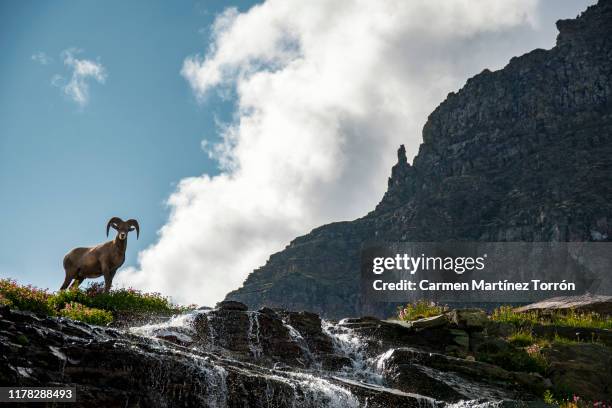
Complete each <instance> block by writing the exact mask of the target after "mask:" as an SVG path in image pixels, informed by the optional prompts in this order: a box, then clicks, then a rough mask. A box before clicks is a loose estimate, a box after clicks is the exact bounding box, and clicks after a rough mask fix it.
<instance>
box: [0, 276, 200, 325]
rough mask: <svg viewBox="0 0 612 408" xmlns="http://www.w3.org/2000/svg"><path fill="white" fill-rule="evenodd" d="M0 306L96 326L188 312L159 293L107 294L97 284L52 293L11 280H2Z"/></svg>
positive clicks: (0, 283)
mask: <svg viewBox="0 0 612 408" xmlns="http://www.w3.org/2000/svg"><path fill="white" fill-rule="evenodd" d="M0 305H7V306H9V307H11V308H14V309H18V310H24V311H30V312H34V313H40V314H44V315H47V316H61V317H67V318H70V319H73V320H79V321H82V322H85V323H90V324H97V325H106V324H109V323H111V322H112V321H113V320H114V319H115V318H117V317H118V316H122V317H125V316H126V315H134V314H147V313H148V314H168V315H171V314H175V313H181V312H183V311H185V310H188V309H189V307H182V306H178V305H175V304H173V303H172V302H171V301H170V300H169V299H168V298H167V297H165V296H162V295H161V294H159V293H146V292H141V291H138V290H135V289H132V288H129V289H123V288H121V289H114V290H111V291H110V292H109V293H104V291H103V286H102V284H101V283H98V282H94V283H92V284H91V285H90V286H88V287H87V288H85V289H84V290H82V289H68V290H64V291H58V292H56V293H50V292H49V291H47V290H45V289H40V288H37V287H34V286H32V285H20V284H18V283H17V282H16V281H15V280H12V279H0Z"/></svg>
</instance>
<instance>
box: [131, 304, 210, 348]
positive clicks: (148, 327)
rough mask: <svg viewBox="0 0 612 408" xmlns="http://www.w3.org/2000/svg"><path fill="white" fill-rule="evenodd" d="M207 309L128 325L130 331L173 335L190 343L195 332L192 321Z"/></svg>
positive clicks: (152, 336)
mask: <svg viewBox="0 0 612 408" xmlns="http://www.w3.org/2000/svg"><path fill="white" fill-rule="evenodd" d="M207 312H209V311H208V310H193V311H190V312H188V313H184V314H180V315H176V316H172V317H171V318H170V319H168V320H166V321H165V322H161V323H152V324H145V325H143V326H137V327H130V328H129V329H128V330H129V332H130V333H133V334H137V335H139V336H144V337H150V338H160V337H161V338H169V337H174V338H176V339H177V340H178V341H180V342H183V343H191V342H192V341H193V336H194V335H195V334H196V332H195V329H194V325H193V322H194V320H195V319H196V317H197V316H198V315H200V314H206V313H207Z"/></svg>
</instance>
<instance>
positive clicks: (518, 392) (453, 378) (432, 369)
mask: <svg viewBox="0 0 612 408" xmlns="http://www.w3.org/2000/svg"><path fill="white" fill-rule="evenodd" d="M379 364H380V365H381V366H382V367H384V375H385V378H388V379H389V380H390V381H397V378H401V372H402V371H403V370H408V373H410V372H411V371H412V372H414V370H418V371H422V372H424V373H426V374H427V376H428V377H429V379H424V381H427V384H428V386H433V384H435V382H436V381H439V382H442V383H444V384H446V385H448V386H449V387H451V388H452V389H453V390H454V391H456V392H457V393H459V394H461V395H463V396H464V398H471V397H473V396H474V395H480V396H485V395H486V396H487V398H490V399H506V398H511V399H512V398H517V399H522V400H530V399H534V398H536V395H540V393H541V392H544V390H545V386H546V383H545V380H544V379H543V378H542V377H541V376H540V375H537V374H531V373H514V372H511V371H507V370H504V369H503V368H501V367H498V366H495V365H492V364H488V363H483V362H479V361H473V360H468V359H463V358H456V357H451V356H447V355H443V354H438V353H426V352H423V351H421V350H417V349H414V348H398V349H393V350H390V351H389V352H388V353H386V354H385V356H384V357H383V358H382V360H381V362H380V363H379ZM414 366H416V369H415V368H413V367H414ZM394 384H396V385H398V386H399V384H401V382H399V383H397V382H396V383H394ZM500 384H505V386H503V387H500ZM408 389H411V388H408ZM440 389H444V387H441V388H440ZM532 393H533V394H532ZM444 394H446V396H443V395H439V398H442V399H445V398H448V400H449V401H452V400H454V398H455V397H456V396H453V394H452V393H448V392H446V391H445V392H444Z"/></svg>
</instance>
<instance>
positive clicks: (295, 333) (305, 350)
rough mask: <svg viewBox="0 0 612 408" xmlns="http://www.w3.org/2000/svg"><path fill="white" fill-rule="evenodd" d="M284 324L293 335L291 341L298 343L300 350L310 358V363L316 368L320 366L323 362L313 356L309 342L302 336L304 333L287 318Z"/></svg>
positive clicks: (290, 334) (290, 335)
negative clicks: (287, 320)
mask: <svg viewBox="0 0 612 408" xmlns="http://www.w3.org/2000/svg"><path fill="white" fill-rule="evenodd" d="M283 326H285V328H287V330H288V331H289V337H291V341H293V342H294V343H295V344H297V345H298V347H299V348H300V350H302V354H303V355H304V356H305V357H306V358H307V359H308V362H309V363H310V364H313V365H314V366H315V368H320V367H321V364H320V362H318V361H317V360H316V358H315V357H314V356H313V354H312V352H311V351H310V347H308V343H306V339H304V336H302V334H301V333H300V332H299V331H297V330H296V329H295V327H293V326H291V325H290V324H289V323H287V322H286V321H285V320H283Z"/></svg>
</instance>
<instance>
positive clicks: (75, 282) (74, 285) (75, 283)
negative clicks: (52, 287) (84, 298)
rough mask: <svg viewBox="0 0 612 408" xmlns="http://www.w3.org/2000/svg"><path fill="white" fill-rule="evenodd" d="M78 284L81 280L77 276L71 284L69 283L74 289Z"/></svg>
mask: <svg viewBox="0 0 612 408" xmlns="http://www.w3.org/2000/svg"><path fill="white" fill-rule="evenodd" d="M80 284H81V281H80V280H79V278H75V279H74V282H72V285H70V289H76V288H78V287H79V285H80Z"/></svg>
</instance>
